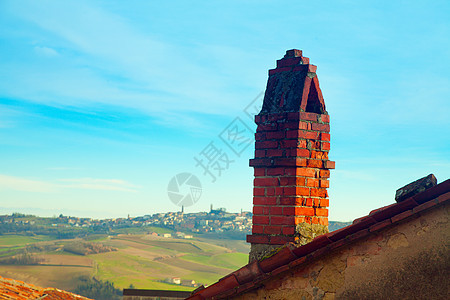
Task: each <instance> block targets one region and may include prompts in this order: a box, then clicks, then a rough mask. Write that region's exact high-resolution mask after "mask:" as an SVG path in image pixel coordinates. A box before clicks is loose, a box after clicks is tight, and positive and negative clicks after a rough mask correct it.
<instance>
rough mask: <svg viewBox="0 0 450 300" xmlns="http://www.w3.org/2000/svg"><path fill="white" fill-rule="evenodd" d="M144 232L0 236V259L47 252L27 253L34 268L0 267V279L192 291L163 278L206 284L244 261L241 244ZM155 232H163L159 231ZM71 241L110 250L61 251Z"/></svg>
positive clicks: (66, 286)
mask: <svg viewBox="0 0 450 300" xmlns="http://www.w3.org/2000/svg"><path fill="white" fill-rule="evenodd" d="M146 229H148V230H146V231H142V230H141V229H139V228H137V230H131V232H130V230H123V234H119V235H117V236H112V237H110V236H107V235H93V236H90V237H88V238H86V239H72V240H51V239H50V238H48V237H46V236H21V235H3V236H0V259H5V258H8V257H11V256H14V255H19V254H20V253H23V251H25V249H47V250H42V251H37V250H33V251H37V252H33V253H32V254H33V255H35V256H36V257H39V258H41V260H43V261H42V262H40V264H38V265H0V276H3V277H9V278H14V279H18V280H23V281H26V282H28V283H32V284H37V285H40V286H51V287H57V288H61V289H65V290H73V289H74V288H75V287H76V286H77V284H78V278H79V277H80V276H86V275H87V276H91V277H92V276H94V277H95V278H97V279H99V280H103V281H106V280H108V281H110V282H113V283H114V285H115V286H116V287H118V288H120V289H122V288H127V287H129V286H130V284H132V285H133V286H134V287H136V288H141V289H165V290H192V289H194V287H190V286H182V285H176V284H169V283H167V282H165V280H166V279H167V278H172V277H180V278H181V279H182V280H195V281H196V282H197V283H200V284H204V285H209V284H211V283H213V282H215V281H217V280H218V279H219V278H221V277H223V276H224V275H226V274H228V273H231V272H233V271H234V270H236V269H238V268H240V267H242V266H243V265H245V264H246V263H247V261H248V248H246V245H245V243H241V242H242V241H221V242H218V241H217V240H208V239H201V240H200V239H189V240H185V239H176V238H162V237H155V236H152V235H150V234H148V232H152V231H153V232H154V231H156V230H154V228H146ZM159 231H161V232H160V233H166V232H169V231H168V230H166V229H160V228H159ZM73 243H81V244H82V243H94V244H95V243H100V244H102V245H104V246H107V247H114V249H116V251H112V252H104V253H97V254H89V255H75V254H71V253H68V252H66V251H64V245H68V244H73ZM48 249H51V250H48ZM236 249H239V250H241V251H236ZM30 251H31V250H30Z"/></svg>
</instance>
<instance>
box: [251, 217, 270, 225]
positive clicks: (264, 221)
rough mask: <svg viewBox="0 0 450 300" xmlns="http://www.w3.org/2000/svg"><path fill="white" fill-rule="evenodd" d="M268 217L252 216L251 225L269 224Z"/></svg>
mask: <svg viewBox="0 0 450 300" xmlns="http://www.w3.org/2000/svg"><path fill="white" fill-rule="evenodd" d="M269 220H270V218H269V216H261V215H253V224H262V225H266V224H267V225H268V224H269Z"/></svg>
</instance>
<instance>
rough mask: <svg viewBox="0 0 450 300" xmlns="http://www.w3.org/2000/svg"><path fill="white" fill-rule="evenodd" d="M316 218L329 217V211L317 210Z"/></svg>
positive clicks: (324, 209)
mask: <svg viewBox="0 0 450 300" xmlns="http://www.w3.org/2000/svg"><path fill="white" fill-rule="evenodd" d="M315 214H316V216H321V217H328V209H326V208H315Z"/></svg>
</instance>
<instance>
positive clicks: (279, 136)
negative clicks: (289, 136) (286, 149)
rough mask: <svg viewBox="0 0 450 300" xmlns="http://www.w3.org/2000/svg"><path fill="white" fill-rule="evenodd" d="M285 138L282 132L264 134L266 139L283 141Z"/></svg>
mask: <svg viewBox="0 0 450 300" xmlns="http://www.w3.org/2000/svg"><path fill="white" fill-rule="evenodd" d="M284 137H285V133H284V131H270V132H267V133H266V138H267V139H269V140H270V139H283V138H284Z"/></svg>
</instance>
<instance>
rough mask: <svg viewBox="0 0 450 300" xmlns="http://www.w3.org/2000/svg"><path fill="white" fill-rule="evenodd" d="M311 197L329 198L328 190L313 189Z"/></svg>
mask: <svg viewBox="0 0 450 300" xmlns="http://www.w3.org/2000/svg"><path fill="white" fill-rule="evenodd" d="M311 197H323V198H326V197H328V192H327V190H326V189H321V188H312V189H311Z"/></svg>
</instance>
